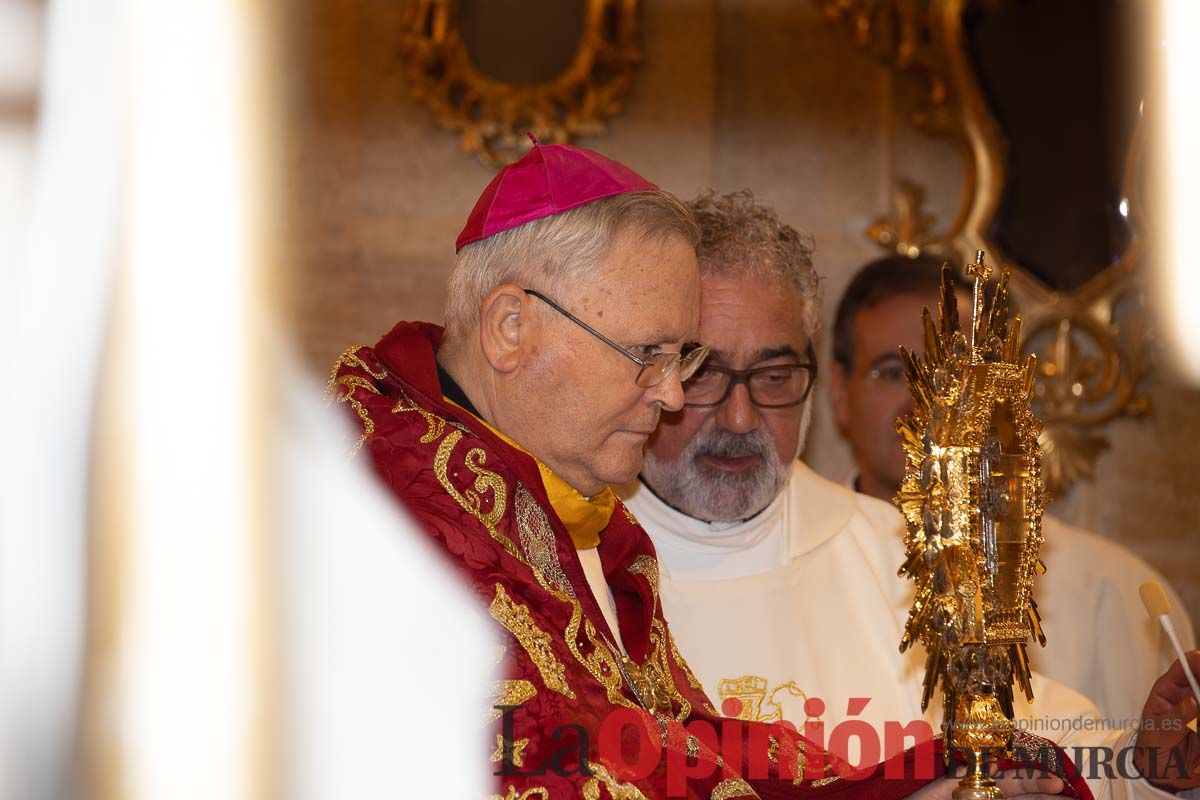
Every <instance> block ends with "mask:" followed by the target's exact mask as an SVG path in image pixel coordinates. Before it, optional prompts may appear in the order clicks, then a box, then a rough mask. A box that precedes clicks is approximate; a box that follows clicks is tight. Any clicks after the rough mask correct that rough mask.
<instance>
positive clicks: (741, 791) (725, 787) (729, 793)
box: [711, 778, 758, 800]
mask: <svg viewBox="0 0 1200 800" xmlns="http://www.w3.org/2000/svg"><path fill="white" fill-rule="evenodd" d="M711 797H712V800H731V798H734V797H758V793H757V792H755V791H754V789H753V788H752V787H751V786H750V784H748V783H746V782H745V781H744V780H742V779H741V778H726V779H725V780H723V781H721V782H720V783H718V784H717V788H715V789H713V791H712V795H711Z"/></svg>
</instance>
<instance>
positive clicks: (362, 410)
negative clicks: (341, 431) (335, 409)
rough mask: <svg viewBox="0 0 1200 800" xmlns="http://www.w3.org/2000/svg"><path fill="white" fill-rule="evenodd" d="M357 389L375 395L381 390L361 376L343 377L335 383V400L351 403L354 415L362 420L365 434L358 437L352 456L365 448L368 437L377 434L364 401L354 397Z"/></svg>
mask: <svg viewBox="0 0 1200 800" xmlns="http://www.w3.org/2000/svg"><path fill="white" fill-rule="evenodd" d="M356 388H357V389H366V390H367V391H369V392H371V393H373V394H379V390H378V389H376V388H375V384H373V383H371V382H370V381H369V380H367V379H366V378H364V377H362V376H361V375H342V376H341V377H339V378H336V379H335V380H334V382H333V391H334V393H335V394H334V398H335V399H336V400H337V402H339V403H349V404H350V407H351V408H353V409H354V413H355V414H357V415H358V418H359V419H360V420H362V424H363V432H362V435H361V436H359V437H358V441H357V442H355V443H354V447H353V448H351V450H350V452H351V453H352V454H353V453H355V452H357V451H358V449H359V448H360V447H362V446H363V442H365V441H366V440H367V437H368V436H370V435H371V434H372V433H374V432H375V420H373V419H371V415H370V414H369V413H367V407H366V406H365V405H363V403H362V401H361V400H359V399H358V398H357V397H355V396H354V390H355V389H356ZM343 390H344V391H343Z"/></svg>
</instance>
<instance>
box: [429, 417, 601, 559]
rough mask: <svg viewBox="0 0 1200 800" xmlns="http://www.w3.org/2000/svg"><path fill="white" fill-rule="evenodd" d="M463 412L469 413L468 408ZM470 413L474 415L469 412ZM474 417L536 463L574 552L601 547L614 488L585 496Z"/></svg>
mask: <svg viewBox="0 0 1200 800" xmlns="http://www.w3.org/2000/svg"><path fill="white" fill-rule="evenodd" d="M443 399H444V400H445V401H446V402H447V403H450V404H451V405H454V406H457V407H458V408H462V406H460V405H458V403H455V402H454V401H453V400H451V399H450V398H448V397H446V398H443ZM463 410H464V411H466V409H465V408H464V409H463ZM467 413H468V414H470V413H471V412H469V411H467ZM471 416H474V417H475V418H476V419H478V420H479V421H480V422H482V423H483V424H484V425H486V426H487V428H488V430H490V431H491V432H492V433H494V434H496V435H497V436H499V437H500V438H501V439H503V440H504V441H505V442H507V443H508V444H510V445H512V446H513V447H515V448H516V449H518V450H520V451H521V452H522V453H524V454H525V455H527V456H529V457H530V458H532V459H533V460H534V461H535V462H537V466H538V472H539V473H540V474H541V476H542V486H543V488H545V490H546V497H547V498H549V500H550V505H551V506H552V507H553V508H554V513H555V514H557V515H558V518H559V519H560V520H562V523H563V525H564V526H566V529H567V533H569V534H570V535H571V541H572V542H574V543H575V549H576V550H591V549H592V548H594V547H597V546H598V545H599V544H600V531H602V530H604V529H605V528H607V527H608V521H609V520H610V519H612V515H613V511H615V510H616V508H617V496H616V494H615V493H614V492H613V490H612V487H610V486H606V487H604V491H602V492H600V494H597V495H593V496H592V497H584V496H583V495H582V494H580V493H579V491H578V490H577V489H576V488H575V487H574V486H572V485H571V484H569V483H567V482H566V481H564V480H563V479H562V478H560V477H558V475H557V474H555V472H554V470H552V469H550V468H549V467H547V466H546V465H545V464H543V463H542V462H541V459H539V458H538V457H537V456H535V455H533V453H530V452H529V451H528V450H526V449H525V448H524V447H521V445H519V444H517V443H516V442H514V441H513V440H512V439H511V438H509V437H508V436H506V435H504V434H503V433H501V432H500V431H498V430H496V428H494V427H492V425H490V424H488V422H487V420H485V419H483V418H481V417H478V416H475V415H474V414H472V415H471Z"/></svg>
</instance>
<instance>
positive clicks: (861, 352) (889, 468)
mask: <svg viewBox="0 0 1200 800" xmlns="http://www.w3.org/2000/svg"><path fill="white" fill-rule="evenodd" d="M938 299H939V298H938V296H937V294H935V293H933V292H930V293H928V294H926V293H922V292H913V293H906V294H900V295H894V296H892V297H889V298H887V299H886V300H883V301H882V302H880V303H876V304H875V305H873V306H871V307H870V308H864V309H862V310H860V311H859V312H858V316H857V317H856V318H855V319H854V325H853V333H854V338H853V354H854V355H853V363H851V365H850V368H849V370H846V369H844V368H842V367H841V366H840V365H834V368H833V370H832V375H831V380H830V386H829V392H830V400H831V402H832V406H833V416H834V421H835V422H836V423H837V426H838V430H839V431H840V432H841V434H842V438H844V439H845V440H846V442H847V444H849V445H850V449H851V451H853V454H854V461H855V466H856V467H857V468H858V472H859V489H860V491H863V492H865V493H866V494H870V495H874V496H875V497H879V498H882V499H885V500H889V501H890V500H891V499H892V496H893V495H895V493H896V490H897V489H898V488H899V487H900V481H901V480H902V479H903V478H904V452H903V450H902V449H901V447H900V438H899V436H898V435H897V434H896V428H895V424H896V418H897V417H900V416H902V415H904V414H906V413H908V411H909V409H910V408H911V407H912V399H911V397H910V396H909V393H908V384H907V383H906V382H905V379H904V365H903V363H902V362H901V361H900V355H899V347H900V345H904V346H905V347H906V348H908V350H909V351H910V352H914V353H920V352H922V350H923V349H924V345H923V344H922V341H923V336H924V327H923V325H922V323H921V312H922V310H923V309H925V308H929V309H930V310H931V312H932V313H933V314H934V316H935V318H936V315H937V307H938ZM970 302H971V301H970V298H969V297H968V296H966V295H965V294H963V293H961V292H960V293H959V294H958V310H959V314H960V315H962V314H967V315H969V314H970V309H971V306H970ZM968 318H969V316H968Z"/></svg>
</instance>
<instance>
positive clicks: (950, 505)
mask: <svg viewBox="0 0 1200 800" xmlns="http://www.w3.org/2000/svg"><path fill="white" fill-rule="evenodd" d="M966 272H967V275H968V276H969V277H971V278H973V280H974V293H973V303H972V309H971V316H970V317H969V328H968V329H967V330H966V331H963V330H962V329H961V328H960V325H959V315H958V305H957V300H956V296H955V291H954V285H953V281H952V279H951V271H950V268H949V267H948V266H946V267H943V270H942V293H941V295H942V296H941V301H940V309H939V312H940V313H939V320H938V321H937V322H936V323H935V322H934V320H933V318H932V316H931V315H930V313H929V310H928V309H926V310H925V312H924V325H925V335H924V350H925V352H924V354H923V355H922V356H915V355H913V354H912V353H910V352H908V351H907V350H905V349H904V348H901V358H902V359H903V360H904V363H905V367H906V370H907V379H908V385H909V390H910V392H911V393H912V399H913V408H912V411H911V412H910V413H909V414H908V415H907V416H905V417H903V418H901V419H900V420H897V422H896V429H897V431H898V432H899V434H900V437H901V441H902V443H903V446H904V452H905V468H904V480H903V482H902V483H901V486H900V491H899V493H898V494H897V495H896V504H897V505H898V506H899V507H900V510H901V512H902V513H903V514H904V517H905V521H906V532H905V540H904V545H905V562H904V565H903V566H902V567H901V568H900V574H901V575H907V576H908V577H909V578H911V579H912V580H913V581H914V582H915V584H916V597H915V599H914V601H913V606H912V610H911V611H910V612H909V617H908V622H907V624H906V626H905V631H904V636H903V639H902V641H901V643H900V649H901V650H906V649H908V648H909V647H911V646H912V644H913V643H914V642H918V641H919V642H920V643H921V644H922V645H924V647H925V650H926V652H927V654H928V659H927V661H926V666H925V687H924V692H923V696H922V698H921V707H922V708H925V707H927V706H928V704H929V700H930V698H931V697H932V695H933V692H934V689H935V688H936V686H937V684H938V683H939V682H940V683H941V685H942V691H943V695H944V702H945V713H944V717H943V719H944V723H943V725H944V728H945V733H946V740H947V741H946V745H947V746H946V751H947V754H948V757H949V754H950V753H951V752H953V751H955V750H957V751H968V752H969V753H971V754H973V763H975V764H976V765H979V767H980V768H979V769H977V770H976V772H975V774H973V775H972V776H969V777H968V778H966V779H964V781H963V782H962V784H960V788H959V790H958V791H957V792H956V793H955V796H956V798H962V797H979V798H981V797H998V796H999V795H998V789H996V787H995V785H994V783H993V782H991V781H989V780H988V779H987V778H986V777H985V776H984V775H982V767H981V762H982V754H983V753H985V752H986V751H993V752H996V751H1008V750H1010V749H1011V747H1012V740H1013V733H1014V727H1013V723H1012V717H1013V686H1014V683H1015V684H1017V685H1019V687H1020V689H1021V690H1022V691H1024V693H1025V695H1026V696H1027V698H1028V699H1029V700H1032V699H1033V690H1032V688H1031V686H1030V676H1029V661H1028V658H1027V656H1026V651H1025V646H1026V643H1027V642H1028V640H1029V638H1030V636H1031V635H1032V636H1033V637H1034V638H1036V639H1037V640H1038V641H1039V642H1040V643H1041V644H1042V645H1043V646H1044V645H1045V643H1046V640H1045V636H1044V635H1043V633H1042V629H1041V623H1040V619H1039V615H1038V611H1037V604H1036V603H1035V602H1034V601H1033V597H1032V589H1033V581H1034V577H1035V575H1038V574H1041V573H1042V572H1044V571H1045V567H1044V566H1043V565H1042V563H1041V562H1040V561H1039V559H1038V551H1039V549H1040V547H1041V544H1042V529H1041V521H1042V510H1043V505H1044V502H1045V500H1044V485H1043V482H1042V475H1041V455H1040V450H1039V448H1038V434H1039V432H1040V430H1041V424H1040V423H1039V422H1038V420H1037V419H1035V418H1034V416H1033V414H1032V412H1031V411H1030V400H1031V398H1032V394H1033V382H1034V375H1035V365H1036V362H1035V357H1034V356H1032V355H1029V356H1026V357H1024V358H1022V357H1021V353H1020V341H1021V339H1020V328H1021V318H1020V316H1019V315H1018V316H1016V317H1014V318H1012V319H1010V317H1009V308H1008V288H1007V284H1008V273H1007V272H1005V273H1004V275H1003V276H1002V277H1001V278H1000V281H999V283H998V285H997V286H996V287H995V289H994V290H993V291H992V292H991V297H990V302H989V298H988V297H987V294H988V292H987V285H986V281H987V279H988V277H989V276H990V272H991V269H990V267H988V266H987V265H986V264H984V263H983V253H982V251H981V252H980V253H979V254H978V255H977V257H976V263H975V264H972V265H969V266H968V267H967V270H966Z"/></svg>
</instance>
